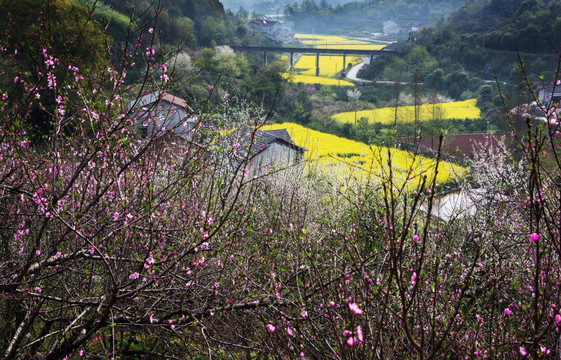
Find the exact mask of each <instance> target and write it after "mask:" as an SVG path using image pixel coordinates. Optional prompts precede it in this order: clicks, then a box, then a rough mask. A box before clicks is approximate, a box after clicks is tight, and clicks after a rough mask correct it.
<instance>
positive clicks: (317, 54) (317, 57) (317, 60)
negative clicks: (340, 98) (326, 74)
mask: <svg viewBox="0 0 561 360" xmlns="http://www.w3.org/2000/svg"><path fill="white" fill-rule="evenodd" d="M316 76H319V53H316Z"/></svg>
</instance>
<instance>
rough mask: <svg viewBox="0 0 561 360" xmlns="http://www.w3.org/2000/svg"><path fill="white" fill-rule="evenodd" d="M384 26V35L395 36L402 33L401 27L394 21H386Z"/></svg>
mask: <svg viewBox="0 0 561 360" xmlns="http://www.w3.org/2000/svg"><path fill="white" fill-rule="evenodd" d="M383 26H384V30H383V31H384V35H394V34H399V33H401V32H402V29H401V27H400V26H399V25H397V23H396V22H395V21H393V20H388V21H384V24H383Z"/></svg>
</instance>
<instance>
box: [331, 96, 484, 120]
mask: <svg viewBox="0 0 561 360" xmlns="http://www.w3.org/2000/svg"><path fill="white" fill-rule="evenodd" d="M436 106H437V108H436V109H435V108H434V105H432V104H425V105H422V106H421V109H420V114H419V120H420V121H428V120H432V119H433V117H434V116H433V113H434V112H436V114H437V117H438V118H440V119H478V118H479V117H480V116H481V111H480V110H479V108H478V107H477V106H476V100H475V99H470V100H465V101H455V102H449V103H441V104H436ZM433 110H434V112H433ZM356 117H357V119H360V118H362V117H365V118H368V122H369V123H382V124H393V122H394V120H395V108H393V107H386V108H380V109H373V110H362V111H358V112H357V114H356ZM333 118H334V119H335V120H337V121H339V122H341V123H354V121H355V113H354V111H351V112H344V113H338V114H335V115H333ZM397 118H398V122H401V123H403V122H407V123H410V122H414V121H415V107H414V106H400V107H398V112H397Z"/></svg>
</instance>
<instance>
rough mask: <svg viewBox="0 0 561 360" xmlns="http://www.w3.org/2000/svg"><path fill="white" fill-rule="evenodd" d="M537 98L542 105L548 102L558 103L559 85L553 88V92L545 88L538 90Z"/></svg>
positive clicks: (560, 92)
mask: <svg viewBox="0 0 561 360" xmlns="http://www.w3.org/2000/svg"><path fill="white" fill-rule="evenodd" d="M538 97H539V99H540V102H541V103H542V104H545V103H548V102H549V101H555V102H559V100H561V85H558V86H556V87H555V91H553V88H552V87H546V88H543V89H541V90H540V92H539V93H538Z"/></svg>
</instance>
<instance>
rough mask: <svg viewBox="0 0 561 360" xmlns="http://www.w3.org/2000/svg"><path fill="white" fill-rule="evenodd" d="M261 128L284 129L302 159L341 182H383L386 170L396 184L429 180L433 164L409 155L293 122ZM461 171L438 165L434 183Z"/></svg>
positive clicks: (448, 178) (453, 167)
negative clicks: (303, 151) (301, 152)
mask: <svg viewBox="0 0 561 360" xmlns="http://www.w3.org/2000/svg"><path fill="white" fill-rule="evenodd" d="M263 129H265V130H266V129H287V131H288V132H289V134H290V136H291V137H292V139H293V140H294V142H295V143H296V144H297V145H299V146H303V147H305V148H307V149H308V151H307V153H306V159H307V160H310V161H316V162H317V163H319V165H320V166H321V168H323V169H325V171H327V172H329V173H335V174H337V176H338V177H340V178H341V180H344V179H348V178H349V177H352V178H354V179H358V180H360V179H366V178H367V177H371V178H378V179H387V178H388V174H389V170H390V167H389V166H388V164H389V162H388V154H389V158H390V159H391V170H392V171H393V179H394V183H395V184H396V185H401V184H403V183H404V182H405V181H407V182H408V184H410V186H416V185H418V184H419V181H420V180H421V177H422V176H423V175H427V178H428V179H430V178H431V176H432V174H433V171H434V166H435V164H436V161H435V160H433V159H429V158H424V157H421V156H415V155H414V154H412V153H409V152H406V151H403V150H398V149H393V148H385V147H379V146H371V145H367V144H364V143H361V142H358V141H353V140H348V139H345V138H341V137H338V136H335V135H331V134H326V133H322V132H319V131H315V130H311V129H308V128H305V127H303V126H301V125H298V124H294V123H283V124H274V125H267V126H265V127H264V128H263ZM388 151H389V153H388ZM464 172H465V169H464V168H462V167H459V166H457V165H454V164H451V163H446V162H441V164H440V166H439V170H438V176H437V182H438V183H446V182H448V181H451V180H453V179H457V178H458V177H460V176H462V175H463V174H464Z"/></svg>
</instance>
